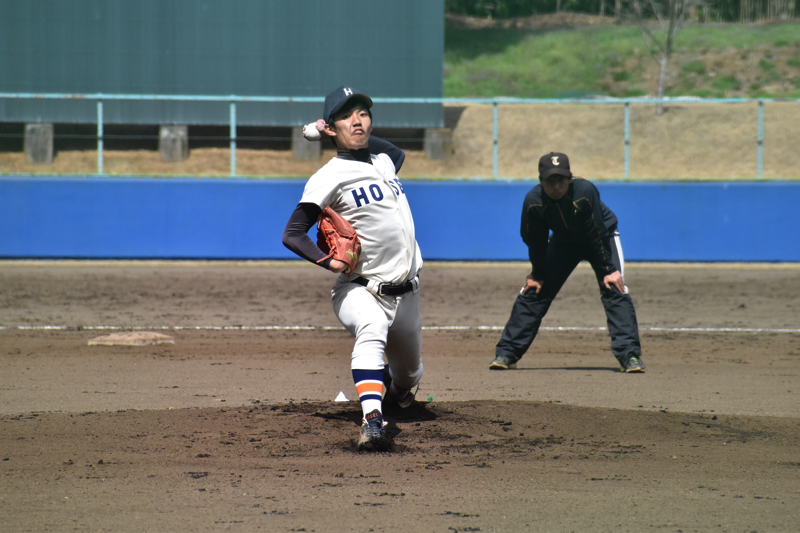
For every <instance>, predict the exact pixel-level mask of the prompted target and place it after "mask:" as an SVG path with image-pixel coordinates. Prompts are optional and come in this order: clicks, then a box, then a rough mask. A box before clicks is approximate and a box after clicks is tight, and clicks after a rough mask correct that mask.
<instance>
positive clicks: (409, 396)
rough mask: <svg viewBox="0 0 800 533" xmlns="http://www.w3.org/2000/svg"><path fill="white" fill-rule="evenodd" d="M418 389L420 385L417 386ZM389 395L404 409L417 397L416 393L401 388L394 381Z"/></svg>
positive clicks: (390, 386)
mask: <svg viewBox="0 0 800 533" xmlns="http://www.w3.org/2000/svg"><path fill="white" fill-rule="evenodd" d="M417 390H419V387H417ZM389 396H390V397H391V398H392V399H393V400H394V401H395V403H397V405H399V406H400V408H402V409H405V408H406V407H409V406H411V404H412V403H414V398H415V395H414V393H413V392H412V391H411V390H407V391H401V390H400V389H398V388H397V387H395V386H394V382H392V383H391V384H390V385H389Z"/></svg>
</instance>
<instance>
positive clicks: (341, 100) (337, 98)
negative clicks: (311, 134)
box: [322, 85, 372, 122]
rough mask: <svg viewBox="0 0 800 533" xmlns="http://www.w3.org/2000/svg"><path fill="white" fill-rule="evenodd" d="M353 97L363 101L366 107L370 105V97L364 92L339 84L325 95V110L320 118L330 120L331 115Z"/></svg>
mask: <svg viewBox="0 0 800 533" xmlns="http://www.w3.org/2000/svg"><path fill="white" fill-rule="evenodd" d="M353 98H358V99H359V100H361V101H363V102H364V105H366V106H367V109H369V108H371V107H372V98H370V97H369V96H367V95H366V94H364V93H361V92H358V91H356V90H355V89H353V88H352V87H346V86H344V85H343V86H341V87H339V88H338V89H336V90H335V91H333V92H332V93H330V94H329V95H328V96H326V97H325V111H324V112H323V113H322V118H323V120H325V122H330V120H331V117H332V116H333V115H335V114H336V113H338V112H339V110H340V109H342V108H343V107H344V105H345V104H346V103H347V102H349V101H350V100H351V99H353Z"/></svg>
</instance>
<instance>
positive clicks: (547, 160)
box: [539, 152, 572, 179]
mask: <svg viewBox="0 0 800 533" xmlns="http://www.w3.org/2000/svg"><path fill="white" fill-rule="evenodd" d="M553 174H560V175H561V176H566V177H568V178H571V177H572V172H570V170H569V157H567V154H562V153H560V152H550V153H549V154H546V155H543V156H542V157H541V158H539V178H540V179H544V178H547V177H549V176H552V175H553Z"/></svg>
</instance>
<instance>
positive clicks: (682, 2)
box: [626, 0, 705, 115]
mask: <svg viewBox="0 0 800 533" xmlns="http://www.w3.org/2000/svg"><path fill="white" fill-rule="evenodd" d="M704 4H705V1H704V0H630V1H629V4H628V6H629V7H628V10H627V13H626V14H627V18H629V19H630V20H632V21H633V22H634V23H635V24H636V25H637V26H638V27H639V30H640V31H641V33H642V38H643V39H644V42H645V44H646V45H647V49H648V50H650V54H651V55H652V56H653V59H655V61H656V62H657V63H658V66H659V74H658V95H657V97H658V98H662V97H663V96H664V84H665V83H666V81H667V65H668V64H669V59H670V57H671V56H672V51H673V46H674V45H675V37H676V36H677V35H678V32H679V31H680V29H681V27H683V23H684V22H685V21H686V17H687V15H688V14H689V13H690V12H691V11H692V10H694V9H696V8H698V7H701V6H703V5H704ZM663 112H664V105H663V104H662V103H661V102H659V103H658V104H657V105H656V114H657V115H661V114H662V113H663Z"/></svg>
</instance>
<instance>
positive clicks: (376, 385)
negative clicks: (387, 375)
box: [353, 369, 383, 414]
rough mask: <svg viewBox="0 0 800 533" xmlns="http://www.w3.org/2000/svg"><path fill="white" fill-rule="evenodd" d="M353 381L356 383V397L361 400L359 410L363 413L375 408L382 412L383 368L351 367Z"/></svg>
mask: <svg viewBox="0 0 800 533" xmlns="http://www.w3.org/2000/svg"><path fill="white" fill-rule="evenodd" d="M353 381H354V382H355V384H356V391H357V392H358V399H359V400H360V401H361V410H362V411H363V412H364V414H366V413H370V412H372V411H374V410H375V409H377V410H378V411H381V412H382V409H381V402H382V401H383V370H382V369H381V370H355V369H353Z"/></svg>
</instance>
